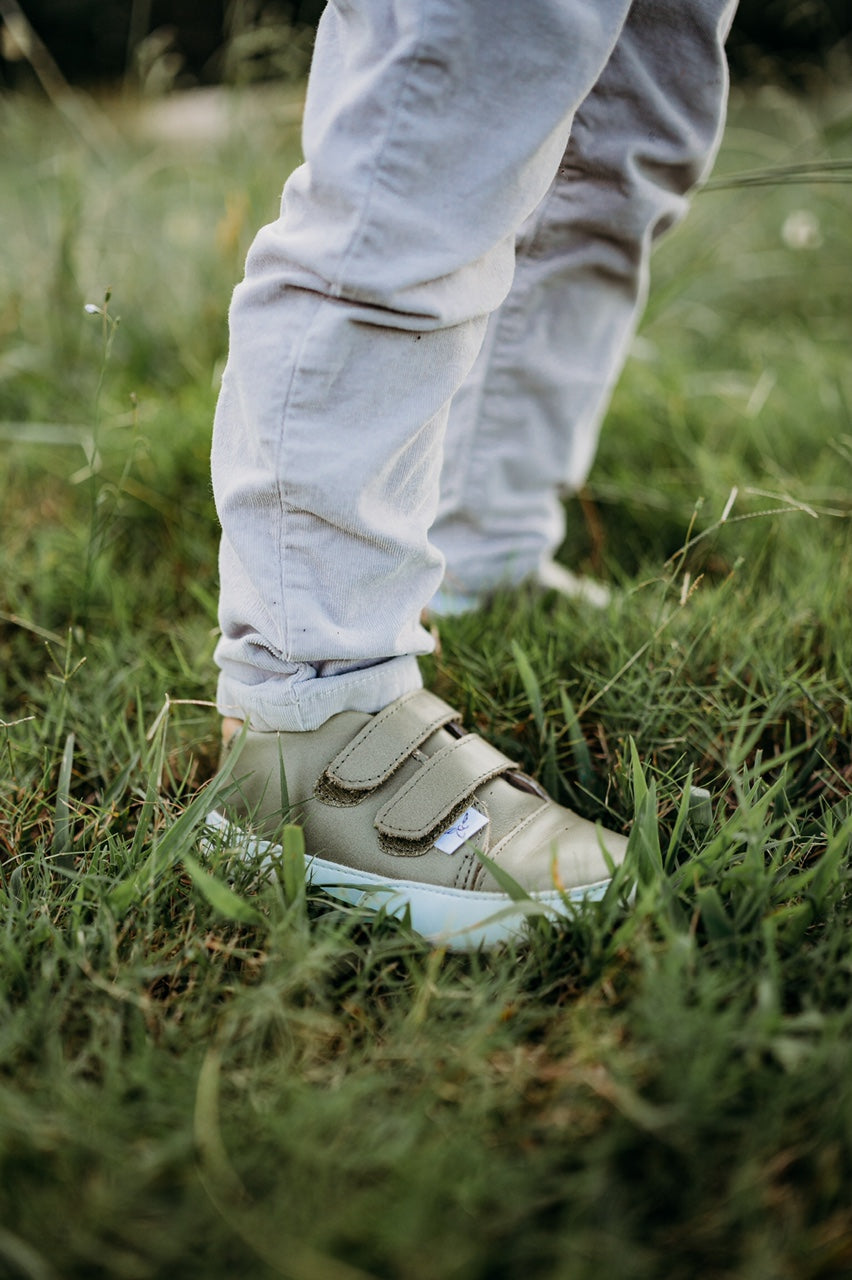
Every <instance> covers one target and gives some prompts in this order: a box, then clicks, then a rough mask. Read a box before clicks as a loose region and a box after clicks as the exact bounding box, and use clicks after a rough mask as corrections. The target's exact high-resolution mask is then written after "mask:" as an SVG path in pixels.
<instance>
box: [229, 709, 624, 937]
mask: <svg viewBox="0 0 852 1280" xmlns="http://www.w3.org/2000/svg"><path fill="white" fill-rule="evenodd" d="M459 722H460V717H459V715H458V713H457V712H455V711H454V710H453V709H452V708H451V707H449V706H448V705H447V704H446V703H445V702H443V701H442V700H441V699H440V698H438V697H436V696H435V695H434V694H432V693H429V692H427V691H426V690H423V689H420V690H417V691H416V692H414V693H409V694H406V695H405V696H404V697H402V698H399V699H397V700H396V701H395V702H392V703H391V704H390V705H389V706H387V707H386V708H385V709H384V710H383V711H380V712H378V713H377V714H375V715H367V714H364V713H361V712H356V711H344V712H342V713H340V714H339V715H336V716H332V718H331V719H330V720H327V721H326V723H325V724H323V725H322V726H321V727H320V728H319V729H316V730H313V731H311V732H298V733H261V732H256V731H252V730H251V729H248V730H247V731H246V733H245V735H243V734H239V735H235V736H234V738H232V739H231V743H230V744H226V745H225V752H226V754H227V752H228V751H229V750H230V749H231V745H232V744H233V743H234V742H235V741H237V739H239V740H240V742H241V744H242V745H241V747H240V754H239V757H238V759H237V760H236V763H235V768H234V773H233V777H234V778H235V779H236V780H237V781H236V783H235V785H234V787H233V788H232V790H231V791H230V792H228V793H226V799H225V802H224V804H223V805H222V808H221V809H220V810H219V811H216V812H214V813H212V814H210V815H209V818H208V825H209V826H210V827H211V828H213V829H214V831H217V832H221V833H223V834H224V837H225V838H226V839H227V838H228V833H229V832H230V834H231V837H233V836H234V835H235V834H236V832H235V830H234V829H235V828H237V829H238V830H239V832H240V833H241V837H242V839H241V848H244V849H245V850H246V855H247V856H251V857H253V858H254V857H257V858H258V859H259V860H260V861H261V863H263V862H264V861H266V860H268V861H269V865H270V866H271V865H272V861H273V857H274V855H275V853H276V851H277V846H276V845H275V844H274V840H275V837H276V835H277V834H280V831H281V827H282V825H283V823H285V822H297V823H298V824H299V825H300V826H301V827H302V828H303V830H304V835H305V847H306V851H307V874H308V877H309V879H310V881H311V882H312V883H313V884H314V885H315V886H316V885H318V886H322V887H323V888H324V889H325V890H326V891H327V892H328V893H330V894H332V895H333V896H335V897H338V898H340V899H343V900H344V901H347V902H350V903H357V904H360V905H366V906H368V907H370V908H375V909H377V910H378V909H380V908H381V909H384V910H385V911H386V912H388V913H391V914H394V915H401V914H403V913H404V912H405V911H406V910H407V911H409V912H410V920H411V924H412V926H413V928H414V929H415V930H416V931H417V932H418V933H420V934H422V935H423V936H424V937H425V938H427V939H429V940H430V941H431V942H434V943H438V944H441V945H444V946H447V947H449V948H451V949H457V950H468V949H473V948H475V947H478V946H480V945H486V946H488V945H492V944H493V943H496V942H498V941H499V940H501V939H503V938H507V937H512V936H518V935H519V934H522V933H523V928H524V921H525V919H526V918H527V916H528V915H529V914H530V913H531V912H541V911H546V912H547V911H551V912H556V913H559V914H565V913H566V912H569V911H570V909H571V903H572V902H577V901H580V900H582V899H584V898H599V897H601V896H602V895H603V893H604V892H605V890H606V887H607V885H608V883H609V881H610V878H611V874H612V868H613V866H615V865H617V864H619V863H620V862H621V861H622V860H623V858H624V853H625V849H626V847H627V840H626V838H625V837H624V836H622V835H618V834H616V833H615V832H613V831H607V830H604V829H603V828H601V827H598V826H596V825H595V824H594V823H592V822H589V821H587V820H586V819H584V818H581V817H579V816H578V815H577V814H576V813H573V812H572V811H571V810H570V809H565V808H563V807H562V806H561V805H558V804H556V803H555V802H554V801H553V800H551V799H550V797H549V796H548V795H547V793H546V792H545V791H543V790H542V788H541V787H540V786H539V785H538V783H536V782H535V781H534V780H533V779H532V778H529V777H527V776H526V775H525V774H523V773H521V772H519V771H518V769H517V768H516V766H515V765H514V764H513V762H512V761H511V760H510V759H508V757H506V756H505V755H503V754H502V752H500V751H497V750H496V749H495V748H494V747H492V746H491V745H490V744H489V743H487V742H485V741H484V740H483V739H482V738H480V737H478V736H477V735H476V734H471V733H465V732H464V730H463V729H462V728H461V726H460V723H459ZM480 855H484V859H483V857H481V856H480ZM486 859H487V861H486ZM489 864H493V869H492V866H491V865H489ZM505 877H510V878H511V880H508V879H506V878H505ZM511 882H514V885H515V886H519V887H520V889H521V890H523V895H518V892H517V889H515V888H514V887H513V885H512V883H511ZM507 890H508V891H507ZM531 904H532V905H531Z"/></svg>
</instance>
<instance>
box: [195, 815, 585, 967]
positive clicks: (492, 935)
mask: <svg viewBox="0 0 852 1280" xmlns="http://www.w3.org/2000/svg"><path fill="white" fill-rule="evenodd" d="M206 825H207V827H208V828H209V829H210V831H211V832H213V833H215V836H216V837H220V838H221V837H224V838H226V839H227V838H229V837H230V838H234V839H237V840H238V841H239V844H240V847H241V850H244V853H243V857H245V858H246V860H249V861H251V862H256V863H257V864H258V869H259V870H271V868H272V866H273V865H274V862H275V860H276V859H277V858H278V857H280V856H281V846H280V845H278V844H276V843H275V842H274V841H272V840H264V839H262V838H261V837H260V836H253V835H251V834H250V833H249V832H247V831H245V830H243V829H242V828H241V827H239V826H237V825H236V824H234V823H232V822H229V821H228V819H227V818H226V817H224V816H223V815H222V814H221V813H218V812H216V811H215V810H214V811H213V812H211V813H209V814H208V815H207V823H206ZM204 843H205V844H206V846H207V847H208V848H209V847H211V845H212V844H213V840H212V839H209V838H208V839H206V840H205V842H204ZM305 867H306V873H307V877H308V880H309V881H310V883H311V884H312V885H314V886H315V887H318V888H322V889H324V890H325V891H326V892H327V893H329V894H330V895H331V896H332V897H334V898H338V899H339V900H340V901H342V902H346V903H348V904H349V905H350V906H363V907H367V908H368V909H370V910H372V911H379V910H382V909H383V910H384V911H386V912H387V914H388V915H393V916H402V915H403V914H404V913H405V911H406V909H408V910H409V912H410V919H411V926H412V928H413V929H414V930H415V931H416V932H417V933H419V934H420V935H421V936H422V937H424V938H426V940H427V941H429V942H431V943H434V944H435V945H436V946H444V947H446V948H447V949H448V950H450V951H475V950H477V948H479V947H481V946H484V947H491V946H495V945H496V944H497V943H499V942H503V941H509V940H517V939H518V938H523V936H524V924H525V922H526V920H527V919H528V917H529V916H530V915H534V914H539V913H543V914H553V915H558V916H563V917H564V916H570V914H571V906H572V904H579V903H581V902H584V901H586V900H593V901H596V900H599V899H600V898H602V897H603V895H604V893H605V892H606V890H607V887H608V886H609V883H610V881H609V879H606V880H599V881H597V882H596V883H594V884H589V885H583V886H582V887H579V888H574V889H568V890H566V891H565V892H564V893H561V892H559V891H558V890H555V889H554V890H542V891H538V892H531V893H530V895H529V902H515V901H513V899H511V898H510V897H509V896H508V894H505V893H499V892H487V891H484V890H481V889H454V888H452V887H451V886H444V885H432V884H423V883H420V882H419V881H416V880H399V879H391V878H390V877H387V876H380V875H373V874H371V873H369V872H366V871H356V870H355V869H354V868H352V867H344V866H341V865H340V864H339V863H336V862H329V861H328V860H327V859H325V858H319V857H311V856H310V855H308V856H307V857H306V859H305Z"/></svg>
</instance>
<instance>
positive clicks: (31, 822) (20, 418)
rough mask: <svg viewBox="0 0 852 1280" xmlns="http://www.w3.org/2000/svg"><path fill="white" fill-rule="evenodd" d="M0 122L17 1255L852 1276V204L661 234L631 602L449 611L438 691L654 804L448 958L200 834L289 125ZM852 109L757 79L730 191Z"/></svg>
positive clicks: (625, 415)
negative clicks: (578, 907) (94, 137)
mask: <svg viewBox="0 0 852 1280" xmlns="http://www.w3.org/2000/svg"><path fill="white" fill-rule="evenodd" d="M3 110H4V113H5V117H6V120H5V124H6V135H5V136H6V143H7V145H6V147H5V148H4V152H3V157H2V160H0V166H2V168H0V175H2V180H0V205H2V214H3V225H4V228H6V229H7V230H6V232H5V234H4V237H3V240H2V243H0V255H2V258H3V265H2V271H3V275H4V279H6V280H7V281H8V282H9V283H8V285H7V287H6V289H5V290H4V296H3V300H2V303H0V333H2V343H0V434H1V435H2V438H3V448H4V467H3V469H2V472H0V504H2V505H1V506H0V509H2V512H3V545H2V549H1V550H0V558H1V559H2V572H0V690H2V701H0V760H2V765H0V973H2V975H3V976H2V983H0V1274H2V1275H4V1276H5V1275H8V1276H10V1277H26V1278H28V1280H46V1278H48V1277H80V1278H82V1277H86V1280H91V1278H92V1277H107V1276H109V1277H127V1278H129V1280H130V1278H133V1280H135V1278H137V1277H138V1278H140V1280H143V1278H147V1277H172V1276H181V1277H185V1278H186V1280H190V1278H192V1277H204V1278H205V1280H209V1278H213V1277H225V1276H231V1275H239V1276H241V1277H246V1278H247V1280H254V1278H257V1280H265V1278H266V1277H273V1276H277V1275H282V1276H286V1277H290V1278H291V1280H337V1278H338V1277H339V1278H340V1280H349V1278H350V1277H363V1276H374V1277H403V1278H405V1280H409V1278H411V1280H432V1278H433V1277H441V1278H442V1280H443V1278H444V1277H454V1278H456V1277H457V1278H458V1280H479V1278H481V1280H485V1278H486V1277H487V1280H500V1278H501V1277H506V1278H507V1280H508V1277H516V1276H527V1275H530V1276H536V1277H548V1278H550V1277H565V1278H568V1277H570V1278H571V1280H574V1278H577V1280H585V1277H589V1278H591V1277H593V1276H594V1277H598V1276H600V1275H613V1276H618V1277H620V1278H622V1277H623V1278H626V1280H647V1278H651V1277H665V1278H666V1280H676V1278H678V1277H694V1276H696V1275H700V1276H702V1277H719V1278H721V1277H725V1278H726V1280H727V1278H733V1277H737V1278H743V1280H745V1278H747V1280H753V1278H761V1277H766V1278H767V1280H786V1278H788V1277H789V1278H790V1280H793V1278H795V1280H798V1278H799V1277H813V1278H816V1277H820V1278H823V1277H840V1276H846V1275H848V1274H849V1273H850V1271H851V1270H852V1225H850V1223H852V1001H850V996H852V944H850V926H852V866H850V841H852V801H850V778H852V760H850V729H852V680H850V670H852V614H850V608H849V603H850V582H852V572H850V568H852V566H850V558H852V541H850V536H849V519H850V513H852V501H850V496H849V495H850V491H852V489H851V488H850V479H852V476H850V472H852V421H850V410H849V405H850V402H852V374H850V365H849V358H848V352H849V349H850V342H852V332H851V331H850V330H851V329H852V320H850V315H852V313H851V312H850V308H849V297H850V291H851V290H850V285H852V279H850V273H852V267H850V263H852V252H850V251H852V243H850V230H849V225H850V224H849V187H848V186H845V185H843V184H841V183H837V182H832V183H829V182H826V183H809V184H804V185H803V184H798V183H796V184H793V183H791V182H789V181H788V182H784V183H780V184H777V185H772V186H765V187H755V186H752V185H743V184H741V183H738V182H734V183H733V184H726V183H725V182H722V181H720V182H719V186H718V189H715V190H711V191H708V192H706V193H705V194H703V195H702V196H700V197H699V198H698V199H697V201H696V203H695V207H694V210H693V214H692V216H691V218H690V220H689V221H688V223H687V224H686V225H685V226H684V227H683V228H682V229H680V230H679V231H678V232H677V233H676V234H675V235H674V236H673V237H672V238H671V239H670V240H669V241H668V242H666V243H665V244H664V245H663V246H662V247H661V249H660V251H659V254H658V256H657V261H656V272H655V284H654V291H653V293H652V297H651V300H650V304H649V309H648V313H647V317H646V320H645V323H644V325H643V328H642V332H641V335H640V339H639V341H638V342H637V347H636V355H635V358H634V359H633V360H632V361H631V363H630V365H629V367H628V369H627V371H626V373H625V377H624V379H623V381H622V383H621V385H620V386H619V388H618V391H617V393H616V396H615V400H614V403H613V406H612V411H611V413H610V416H609V420H608V423H607V427H606V430H605V433H604V437H603V440H602V445H601V451H600V455H599V459H598V463H597V465H596V468H595V471H594V473H593V476H592V478H591V481H590V483H589V486H588V489H587V491H586V493H585V494H584V495H583V496H582V501H580V500H574V501H572V502H571V503H570V504H569V508H568V516H569V535H568V539H567V543H566V548H565V555H566V558H567V559H568V561H569V562H570V563H572V564H575V565H577V564H578V565H580V567H582V568H585V569H587V570H591V571H594V572H596V573H598V574H600V575H601V576H602V577H605V578H607V579H609V580H610V581H612V582H613V584H614V585H615V586H616V587H617V588H618V591H617V594H616V599H615V603H614V604H613V605H612V607H611V609H610V611H609V613H608V614H607V615H606V616H605V617H604V618H603V619H602V618H601V616H600V615H598V614H597V613H595V612H593V611H591V610H588V609H584V608H580V607H570V606H568V605H565V604H560V603H559V602H556V601H547V602H545V605H544V607H543V608H542V607H534V606H533V605H532V604H530V603H529V602H524V601H521V602H518V601H517V600H509V599H499V600H497V601H496V602H495V604H494V607H493V609H492V610H490V611H489V612H488V613H486V614H483V615H481V616H478V617H475V618H467V619H456V620H451V621H448V622H447V623H446V624H445V625H443V626H442V631H441V650H440V653H439V654H438V655H437V656H436V657H434V658H432V659H430V660H429V661H428V662H426V663H425V668H426V674H427V677H428V679H429V681H430V683H431V684H432V685H433V687H435V688H436V689H437V690H438V691H439V692H441V693H443V694H444V695H446V696H448V697H450V698H451V699H453V700H455V701H456V702H458V703H459V704H460V705H461V707H462V708H463V710H464V711H465V713H466V715H467V717H468V719H469V721H470V722H471V723H472V724H475V725H479V726H480V727H482V728H483V729H484V730H485V731H486V732H487V734H488V735H489V736H490V737H491V738H492V740H494V741H495V742H496V743H497V744H498V745H500V746H503V747H508V748H510V750H511V752H512V753H513V754H514V755H515V756H516V757H518V758H519V759H521V760H522V761H523V763H524V764H525V765H526V766H527V767H528V768H529V769H531V770H532V771H533V772H535V773H537V774H538V775H539V776H540V777H542V778H543V779H544V781H546V782H547V784H548V785H549V786H550V787H552V788H553V789H554V790H555V792H556V793H557V794H558V796H559V797H560V798H561V799H564V800H567V801H568V802H570V803H573V804H575V805H576V806H577V807H579V808H581V809H582V811H583V812H584V813H586V814H588V815H590V816H593V817H598V818H601V819H604V820H605V821H606V822H607V823H609V824H610V825H613V826H615V827H617V828H620V829H625V830H626V829H627V828H628V827H629V826H630V825H631V823H632V824H633V828H634V831H635V835H634V837H633V841H632V850H633V852H632V855H631V875H632V876H633V877H635V878H636V880H637V885H638V887H637V896H636V904H635V907H634V908H633V909H632V910H631V911H625V910H624V909H623V908H622V907H620V906H619V904H618V902H617V901H606V902H604V903H603V904H597V905H590V906H589V907H588V908H587V909H585V910H584V911H582V912H581V913H579V914H578V915H577V917H576V918H575V919H573V920H571V921H569V922H562V923H560V924H559V925H558V926H557V925H553V926H551V925H549V924H547V923H545V922H538V923H537V924H536V926H535V927H534V928H533V929H532V931H531V935H530V940H529V944H528V945H526V946H524V947H518V948H508V949H505V950H502V951H499V952H497V953H495V954H492V955H488V956H477V955H474V956H468V957H458V956H457V957H453V956H449V955H446V954H444V953H442V952H440V951H430V950H429V949H428V948H427V947H426V946H425V945H424V944H423V943H421V942H420V941H419V940H418V939H417V938H416V937H415V936H413V935H412V934H411V933H410V932H409V931H408V930H407V929H406V927H405V925H404V923H401V922H397V921H393V920H387V919H384V920H382V919H380V920H378V921H375V922H373V923H369V922H368V921H367V919H366V918H365V917H364V916H363V915H361V914H359V912H358V911H357V910H355V909H346V908H342V907H340V906H339V905H335V904H333V903H332V902H331V901H330V900H328V899H325V898H323V897H322V896H321V895H320V894H314V893H312V892H307V893H306V892H305V891H304V889H303V888H300V885H299V881H298V877H297V876H296V875H294V869H296V868H297V867H298V859H299V856H300V855H299V850H298V848H295V849H291V850H290V854H289V856H288V859H286V860H285V862H284V863H283V864H282V866H281V868H280V874H279V875H278V876H277V877H276V878H275V879H274V880H273V881H271V882H270V883H267V884H263V885H257V884H256V883H254V882H253V880H252V873H251V870H250V868H247V867H245V866H241V865H239V864H236V863H234V862H233V861H232V860H231V861H229V859H228V854H227V852H225V851H220V852H218V853H216V854H214V855H213V856H212V857H211V859H210V860H209V862H208V863H207V865H206V868H205V867H202V866H201V864H200V862H199V857H200V855H199V849H198V835H199V823H200V820H201V818H202V817H203V813H204V812H205V811H206V806H207V803H208V802H209V794H205V792H204V790H203V788H204V787H205V785H206V784H207V783H208V782H209V779H210V778H211V776H212V774H213V772H214V770H215V752H216V747H215V740H216V717H215V713H214V711H213V710H212V708H211V707H210V706H209V705H208V700H209V698H210V696H211V691H212V688H213V682H214V674H213V670H212V666H211V653H212V648H213V644H214V641H215V582H216V566H215V556H216V529H215V521H214V515H213V508H212V502H211V497H210V492H209V484H208V479H207V450H208V439H209V425H210V420H211V417H212V411H213V405H214V400H215V385H216V381H217V376H218V372H219V371H220V369H221V364H222V359H223V355H224V350H225V341H226V334H225V310H226V303H227V298H228V294H229V291H230V288H231V287H232V284H233V282H234V281H235V279H236V278H237V276H238V274H239V270H240V263H241V259H242V256H243V254H244V252H245V249H246V247H247V244H248V241H249V239H250V236H251V233H252V230H253V228H254V227H255V226H256V225H258V224H259V223H260V222H261V221H263V220H264V219H268V218H269V217H272V216H274V212H275V208H276V202H277V196H278V187H279V186H280V182H281V179H282V177H283V174H284V173H285V172H286V171H287V169H288V168H289V167H290V166H292V164H293V163H295V162H296V160H297V158H298V147H297V136H296V134H295V132H294V130H293V129H292V127H288V128H279V129H275V128H274V127H273V125H272V124H271V123H268V122H267V123H261V124H259V125H258V124H256V125H255V127H254V129H253V131H250V132H247V131H246V129H245V128H244V126H243V125H242V124H241V119H242V117H241V109H240V105H239V103H237V104H236V105H235V107H234V124H233V128H232V129H231V130H230V131H229V132H228V133H227V134H226V135H225V136H222V137H221V138H220V139H218V140H216V141H215V142H212V143H207V144H205V145H199V144H196V145H193V146H192V147H189V148H186V147H184V148H181V147H180V145H179V144H177V143H175V144H172V145H165V144H156V145H155V144H151V143H143V142H140V141H133V139H132V137H131V136H130V135H129V134H128V133H127V132H126V130H124V125H122V130H124V131H123V132H121V134H120V136H119V138H118V139H116V140H113V141H112V142H110V143H109V144H108V145H104V146H102V147H100V148H99V151H98V153H97V154H93V153H92V152H91V151H89V150H88V149H87V148H86V147H85V146H84V145H83V144H82V143H80V142H79V141H78V140H76V139H75V138H74V137H73V136H71V135H70V134H69V133H67V132H66V126H64V125H63V124H62V122H61V121H59V120H58V119H57V118H55V117H54V116H52V115H51V114H50V113H49V112H48V111H47V110H46V109H43V108H42V107H40V106H39V105H37V104H35V103H33V102H30V101H27V100H21V99H8V100H6V101H5V102H4V103H3ZM850 134H852V117H850V100H849V98H848V96H847V97H845V98H844V97H843V96H842V94H840V93H839V92H835V91H832V90H830V89H827V90H826V93H825V96H824V97H822V98H820V99H819V100H816V99H814V100H811V101H803V100H793V99H790V98H784V97H782V96H781V95H779V94H777V93H775V92H774V91H771V90H765V91H763V92H761V93H758V94H752V95H751V96H749V97H738V98H736V99H735V101H734V103H733V107H732V113H731V122H730V127H729V131H728V135H727V139H726V144H725V148H724V150H723V153H722V156H721V158H720V162H719V166H718V169H717V176H718V177H719V178H720V179H725V178H727V177H728V176H730V175H736V174H737V173H740V172H744V171H753V170H755V169H759V170H762V169H766V168H768V167H773V166H779V165H790V164H796V163H798V162H801V161H803V160H807V161H809V162H814V163H815V162H817V161H825V162H828V161H831V160H837V159H842V158H843V157H845V156H848V154H849V147H850ZM803 229H804V230H803ZM801 243H804V244H805V245H806V246H807V245H810V246H811V247H799V248H797V247H795V245H796V244H801ZM108 293H109V294H110V296H109V299H108V301H106V302H105V298H106V295H107V294H108ZM86 303H89V304H92V306H93V307H95V308H96V310H95V311H94V312H92V313H86V312H85V311H84V304H86ZM119 320H120V322H119ZM734 489H736V494H735V495H734V496H733V500H732V501H731V495H732V493H733V490H734ZM637 760H641V762H642V763H641V766H639V765H638V764H637ZM690 781H691V782H692V783H693V784H698V785H701V786H703V787H705V788H707V789H709V791H710V793H711V797H712V801H711V805H712V812H711V817H710V822H709V826H708V825H703V824H698V823H696V822H694V821H691V820H686V821H684V817H685V812H684V810H683V795H684V792H685V790H686V789H687V788H688V786H689V784H690Z"/></svg>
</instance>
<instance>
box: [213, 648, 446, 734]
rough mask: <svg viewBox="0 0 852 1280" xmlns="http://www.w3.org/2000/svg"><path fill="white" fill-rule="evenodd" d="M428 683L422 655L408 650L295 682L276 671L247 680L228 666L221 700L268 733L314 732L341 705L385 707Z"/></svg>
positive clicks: (227, 710)
mask: <svg viewBox="0 0 852 1280" xmlns="http://www.w3.org/2000/svg"><path fill="white" fill-rule="evenodd" d="M422 687H423V678H422V676H421V674H420V667H419V666H418V663H417V659H416V658H415V657H413V656H411V655H406V656H404V657H401V658H389V659H388V661H387V662H380V663H378V664H377V665H376V666H372V667H368V668H366V669H359V670H357V671H347V672H345V673H344V674H342V675H336V676H321V677H320V676H317V677H315V678H314V679H310V680H300V681H298V682H295V683H294V682H293V681H292V680H291V679H287V678H282V679H276V678H275V677H272V678H271V679H269V680H264V681H262V682H261V683H260V684H253V685H246V684H241V683H240V682H239V681H237V680H232V679H230V678H229V677H228V676H227V674H225V673H224V672H223V673H222V674H221V675H220V677H219V687H218V691H217V698H216V705H217V707H218V709H219V712H220V714H221V715H223V716H233V717H234V718H235V719H238V720H249V721H250V722H251V727H252V728H253V729H256V730H258V731H260V732H262V733H264V732H267V733H293V732H299V731H301V732H310V730H312V729H318V728H319V727H320V725H322V724H325V722H326V720H329V719H330V718H331V717H332V716H334V715H337V714H338V713H339V712H341V711H363V712H368V713H373V712H376V711H381V710H382V708H383V707H386V706H387V705H388V703H390V702H393V701H395V699H397V698H401V697H402V696H403V694H406V693H411V692H412V691H413V690H415V689H420V688H422Z"/></svg>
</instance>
